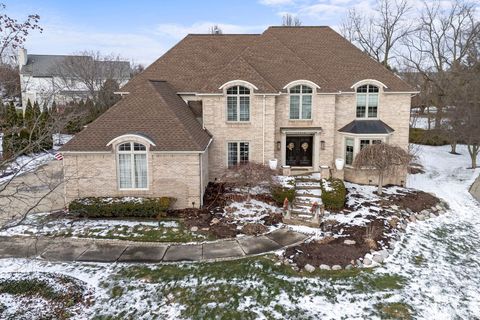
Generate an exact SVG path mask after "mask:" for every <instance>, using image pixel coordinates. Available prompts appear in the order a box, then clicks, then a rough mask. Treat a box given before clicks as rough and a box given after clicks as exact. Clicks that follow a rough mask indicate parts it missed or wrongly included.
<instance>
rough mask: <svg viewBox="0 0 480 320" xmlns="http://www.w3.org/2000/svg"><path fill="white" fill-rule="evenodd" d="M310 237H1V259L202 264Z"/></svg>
mask: <svg viewBox="0 0 480 320" xmlns="http://www.w3.org/2000/svg"><path fill="white" fill-rule="evenodd" d="M307 238H308V236H306V235H304V234H302V233H298V232H294V231H291V230H287V229H278V230H275V231H272V232H270V233H268V234H265V235H261V236H256V237H254V236H249V237H241V238H236V239H224V240H219V241H213V242H205V243H198V244H178V243H175V244H165V243H152V242H149V243H145V242H133V241H121V240H101V239H81V238H40V239H35V238H32V237H1V238H0V258H40V259H44V260H48V261H85V262H133V263H157V262H181V261H190V262H202V261H216V260H233V259H240V258H244V257H248V256H253V255H259V254H265V253H269V252H272V251H275V250H278V249H281V248H285V247H289V246H292V245H295V244H298V243H301V242H303V241H305V240H306V239H307Z"/></svg>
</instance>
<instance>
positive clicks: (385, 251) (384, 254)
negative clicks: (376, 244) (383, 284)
mask: <svg viewBox="0 0 480 320" xmlns="http://www.w3.org/2000/svg"><path fill="white" fill-rule="evenodd" d="M379 253H380V255H381V256H382V258H383V259H387V258H388V256H389V255H390V254H389V253H388V251H387V250H385V249H384V250H380V251H379Z"/></svg>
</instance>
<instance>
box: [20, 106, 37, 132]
mask: <svg viewBox="0 0 480 320" xmlns="http://www.w3.org/2000/svg"><path fill="white" fill-rule="evenodd" d="M34 123H35V115H34V111H33V107H32V102H31V101H30V99H28V101H27V106H26V107H25V113H24V114H23V126H24V127H25V128H27V129H29V130H30V129H32V128H33V124H34Z"/></svg>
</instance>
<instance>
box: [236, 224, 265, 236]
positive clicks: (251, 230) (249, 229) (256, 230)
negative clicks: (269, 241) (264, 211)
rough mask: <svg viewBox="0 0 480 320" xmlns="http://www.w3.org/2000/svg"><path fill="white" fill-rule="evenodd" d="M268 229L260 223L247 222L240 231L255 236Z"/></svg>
mask: <svg viewBox="0 0 480 320" xmlns="http://www.w3.org/2000/svg"><path fill="white" fill-rule="evenodd" d="M267 231H268V228H267V227H266V226H264V225H263V224H260V223H247V224H246V225H244V226H243V227H242V233H243V234H246V235H249V236H257V235H259V234H263V233H265V232H267Z"/></svg>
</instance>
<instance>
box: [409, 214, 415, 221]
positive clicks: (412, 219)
mask: <svg viewBox="0 0 480 320" xmlns="http://www.w3.org/2000/svg"><path fill="white" fill-rule="evenodd" d="M409 219H410V221H411V222H417V217H415V215H413V214H412V215H411V216H410V218H409Z"/></svg>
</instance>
